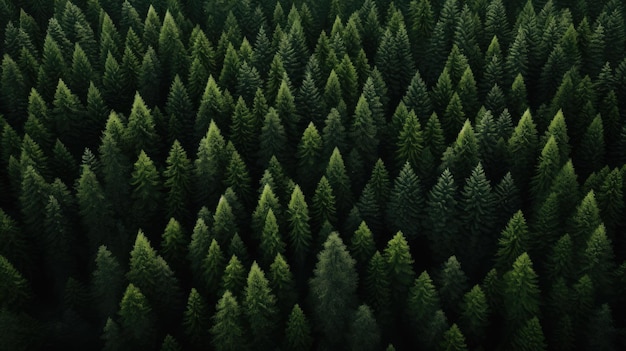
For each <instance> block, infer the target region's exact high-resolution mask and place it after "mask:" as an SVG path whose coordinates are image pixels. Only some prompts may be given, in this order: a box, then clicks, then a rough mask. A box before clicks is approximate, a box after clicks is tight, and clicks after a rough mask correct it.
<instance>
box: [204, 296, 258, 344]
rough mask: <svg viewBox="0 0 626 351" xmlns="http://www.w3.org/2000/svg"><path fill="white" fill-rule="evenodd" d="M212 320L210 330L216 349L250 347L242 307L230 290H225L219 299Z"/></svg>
mask: <svg viewBox="0 0 626 351" xmlns="http://www.w3.org/2000/svg"><path fill="white" fill-rule="evenodd" d="M212 322H213V326H212V327H211V329H210V332H211V336H212V337H213V338H212V344H213V347H215V349H216V350H220V351H235V350H246V349H247V348H248V347H249V346H248V341H247V338H246V334H245V332H244V331H245V330H244V325H243V317H242V311H241V307H240V305H239V303H238V302H237V299H236V298H235V297H234V296H233V294H232V293H231V292H230V291H228V290H227V291H226V292H224V295H222V297H221V298H220V300H219V301H218V303H217V306H216V311H215V314H214V315H213V318H212Z"/></svg>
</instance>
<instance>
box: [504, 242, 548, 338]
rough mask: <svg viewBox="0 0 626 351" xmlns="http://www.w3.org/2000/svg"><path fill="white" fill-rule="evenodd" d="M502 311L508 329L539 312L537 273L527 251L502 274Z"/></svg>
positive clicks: (521, 324) (521, 323)
mask: <svg viewBox="0 0 626 351" xmlns="http://www.w3.org/2000/svg"><path fill="white" fill-rule="evenodd" d="M503 283H504V295H503V297H504V312H505V317H506V320H507V321H508V322H509V324H508V327H509V328H510V330H516V329H517V328H520V327H522V326H523V325H524V323H525V322H526V321H527V320H528V319H530V318H532V317H533V316H536V315H537V314H538V313H539V294H540V291H539V288H538V286H537V274H536V273H535V271H534V269H533V263H532V261H531V260H530V257H528V254H527V253H523V254H521V255H520V256H519V257H518V258H517V259H516V260H515V262H514V263H513V267H512V269H511V270H510V271H508V272H507V273H506V274H504V277H503Z"/></svg>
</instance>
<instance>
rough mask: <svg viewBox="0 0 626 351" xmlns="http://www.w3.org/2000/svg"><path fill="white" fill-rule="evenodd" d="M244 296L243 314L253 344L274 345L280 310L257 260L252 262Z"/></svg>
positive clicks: (261, 345)
mask: <svg viewBox="0 0 626 351" xmlns="http://www.w3.org/2000/svg"><path fill="white" fill-rule="evenodd" d="M244 296H245V297H244V300H243V304H242V307H243V312H244V313H243V314H244V315H245V316H246V318H247V320H248V323H249V325H250V331H251V334H252V335H251V336H252V338H251V343H252V345H257V346H260V347H272V345H274V342H275V340H274V338H273V337H274V333H275V328H276V319H277V312H278V311H277V308H276V296H275V295H274V294H273V293H272V291H271V289H270V287H269V282H268V280H267V279H266V278H265V274H264V273H263V271H262V270H261V268H259V266H258V265H257V264H256V262H254V263H252V267H251V268H250V273H249V274H248V283H247V286H246V289H245V293H244Z"/></svg>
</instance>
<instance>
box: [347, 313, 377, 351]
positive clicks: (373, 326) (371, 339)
mask: <svg viewBox="0 0 626 351" xmlns="http://www.w3.org/2000/svg"><path fill="white" fill-rule="evenodd" d="M348 342H349V343H350V347H351V348H352V349H353V350H357V349H358V350H377V349H378V347H379V344H380V331H379V328H378V325H377V323H376V319H375V318H374V315H373V313H372V310H371V309H370V307H369V306H367V305H361V306H359V308H358V309H357V310H356V312H355V314H354V317H353V319H352V322H351V325H350V337H349V341H348Z"/></svg>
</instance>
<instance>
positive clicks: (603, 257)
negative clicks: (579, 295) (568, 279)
mask: <svg viewBox="0 0 626 351" xmlns="http://www.w3.org/2000/svg"><path fill="white" fill-rule="evenodd" d="M583 257H584V265H583V267H584V268H583V273H585V274H588V275H589V277H590V278H591V280H592V282H593V285H594V287H595V288H596V289H598V291H599V292H602V294H608V293H609V292H610V291H611V290H612V286H611V285H612V277H611V275H612V272H614V270H615V263H614V255H613V248H612V245H611V241H610V240H609V239H608V238H607V236H606V230H605V228H604V225H603V224H601V225H599V226H598V228H596V230H595V231H594V232H593V234H591V236H590V237H589V239H588V240H587V246H586V248H585V250H584V254H583Z"/></svg>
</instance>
